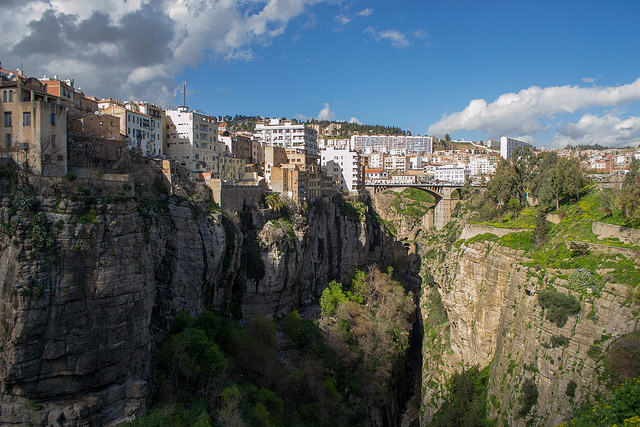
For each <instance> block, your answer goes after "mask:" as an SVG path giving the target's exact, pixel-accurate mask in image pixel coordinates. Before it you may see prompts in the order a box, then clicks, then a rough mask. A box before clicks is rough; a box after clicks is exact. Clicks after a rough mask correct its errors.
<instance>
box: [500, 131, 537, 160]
mask: <svg viewBox="0 0 640 427" xmlns="http://www.w3.org/2000/svg"><path fill="white" fill-rule="evenodd" d="M530 146H531V145H529V143H527V142H525V141H521V140H519V139H514V138H509V137H507V136H503V137H502V138H500V157H502V158H503V159H505V160H507V159H511V158H513V155H514V154H515V152H516V150H517V149H518V148H524V147H530Z"/></svg>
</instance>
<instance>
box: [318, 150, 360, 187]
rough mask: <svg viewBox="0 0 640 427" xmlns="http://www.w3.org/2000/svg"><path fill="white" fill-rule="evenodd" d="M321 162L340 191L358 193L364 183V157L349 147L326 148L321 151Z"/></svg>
mask: <svg viewBox="0 0 640 427" xmlns="http://www.w3.org/2000/svg"><path fill="white" fill-rule="evenodd" d="M320 158H321V159H320V163H321V165H322V167H323V169H324V170H325V171H326V174H327V175H328V176H330V177H331V178H333V180H334V181H335V183H336V188H337V189H338V190H340V191H348V192H350V193H358V192H360V191H361V190H362V186H363V185H364V182H363V181H364V179H363V178H364V177H363V174H362V171H363V169H362V158H361V157H360V155H358V153H356V152H355V151H351V150H348V149H336V148H326V149H324V150H321V151H320Z"/></svg>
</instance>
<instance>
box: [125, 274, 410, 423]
mask: <svg viewBox="0 0 640 427" xmlns="http://www.w3.org/2000/svg"><path fill="white" fill-rule="evenodd" d="M321 305H322V317H321V319H320V320H319V321H314V320H308V319H304V318H302V317H301V316H300V314H298V312H297V311H293V312H291V313H289V314H288V315H287V316H286V317H285V318H284V319H281V320H280V321H273V320H270V319H268V318H266V317H264V316H257V317H255V318H254V319H252V320H250V321H249V322H248V323H247V324H246V325H244V326H241V325H240V324H238V323H237V322H235V321H232V320H230V319H227V318H223V317H220V316H218V315H216V314H214V313H212V312H209V311H204V312H202V313H200V314H199V315H198V316H197V317H196V318H192V317H190V316H188V315H187V313H186V312H180V313H177V315H176V317H175V319H174V322H173V327H172V329H171V331H170V333H169V335H168V336H167V338H166V340H165V341H164V342H163V343H162V344H161V345H160V347H159V349H158V351H157V353H156V363H155V369H154V372H155V374H154V377H155V388H154V390H155V391H154V405H153V406H154V408H153V409H152V410H151V411H150V412H149V414H147V415H146V416H144V417H142V418H140V419H138V420H136V421H135V422H134V423H133V424H132V425H134V426H149V425H157V423H159V422H164V423H171V424H172V425H177V426H180V425H184V426H186V425H264V426H270V425H363V424H366V423H367V422H368V421H366V420H367V419H369V418H370V417H374V418H375V417H376V416H388V414H386V415H385V414H382V413H378V414H376V413H375V411H374V412H372V411H371V408H372V407H374V408H378V410H382V409H383V408H385V406H386V405H388V404H389V403H390V401H392V400H393V398H394V393H395V391H394V387H395V386H396V380H397V378H398V375H399V372H401V370H402V369H403V358H404V355H405V352H406V349H407V347H408V338H409V333H410V331H411V327H412V318H411V316H412V315H413V313H414V309H415V306H414V303H413V300H412V296H411V294H408V293H407V292H406V291H405V290H404V288H403V287H402V285H401V284H400V283H399V282H397V281H395V280H393V279H392V278H391V275H390V274H385V273H381V272H380V271H378V270H375V269H370V270H369V271H368V272H366V273H365V272H363V271H359V270H355V272H354V278H353V280H352V282H351V284H350V286H349V289H346V290H344V289H343V286H342V285H341V284H340V283H338V282H335V281H334V282H332V283H331V284H330V285H329V287H328V288H326V289H325V291H324V293H323V296H322V299H321Z"/></svg>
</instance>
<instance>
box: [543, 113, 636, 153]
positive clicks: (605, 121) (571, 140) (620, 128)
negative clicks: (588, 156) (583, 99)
mask: <svg viewBox="0 0 640 427" xmlns="http://www.w3.org/2000/svg"><path fill="white" fill-rule="evenodd" d="M567 144H571V145H593V144H600V145H604V146H626V145H629V144H633V145H638V144H640V117H629V118H626V119H622V118H620V117H618V116H615V115H613V114H605V115H603V116H596V115H593V114H590V113H589V114H585V115H583V116H582V117H581V118H580V120H578V122H576V123H567V124H566V125H564V126H563V127H562V128H561V129H560V131H559V132H558V134H557V135H556V138H555V139H554V141H553V145H554V146H557V147H564V146H566V145H567Z"/></svg>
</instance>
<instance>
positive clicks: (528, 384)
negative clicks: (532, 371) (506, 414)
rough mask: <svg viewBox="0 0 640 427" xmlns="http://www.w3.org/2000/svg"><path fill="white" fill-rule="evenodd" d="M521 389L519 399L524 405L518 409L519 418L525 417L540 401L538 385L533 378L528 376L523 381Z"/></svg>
mask: <svg viewBox="0 0 640 427" xmlns="http://www.w3.org/2000/svg"><path fill="white" fill-rule="evenodd" d="M520 390H521V392H522V394H521V395H520V398H519V399H518V400H519V402H520V403H521V404H522V406H521V407H520V410H519V411H518V418H524V417H526V416H527V415H528V414H529V412H531V408H533V406H534V405H535V404H536V403H538V387H537V386H536V383H535V382H533V380H532V379H531V378H527V379H525V380H524V382H523V383H522V386H521V388H520Z"/></svg>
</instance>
